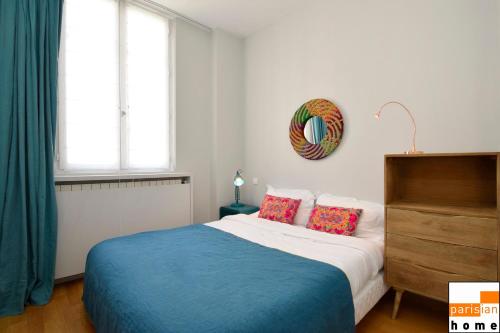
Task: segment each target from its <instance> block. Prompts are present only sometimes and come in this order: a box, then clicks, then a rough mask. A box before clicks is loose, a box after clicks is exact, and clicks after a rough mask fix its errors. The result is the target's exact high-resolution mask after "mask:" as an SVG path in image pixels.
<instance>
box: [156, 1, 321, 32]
mask: <svg viewBox="0 0 500 333" xmlns="http://www.w3.org/2000/svg"><path fill="white" fill-rule="evenodd" d="M156 1H157V2H158V3H161V4H163V5H165V6H166V7H168V8H170V9H171V10H173V11H176V12H178V13H179V14H182V15H184V16H186V17H188V18H190V19H193V20H195V21H198V22H199V23H202V24H204V25H206V26H209V27H211V28H214V29H215V28H218V29H221V30H224V31H226V32H230V33H233V34H235V35H238V36H241V37H246V36H249V35H251V34H253V33H254V32H256V31H258V30H260V29H262V28H264V27H266V26H268V25H271V24H272V23H273V22H274V21H276V20H277V19H279V18H280V17H283V16H286V15H287V14H290V13H292V12H294V11H296V10H300V9H301V8H303V7H305V6H306V5H307V4H310V3H311V2H314V1H316V0H156Z"/></svg>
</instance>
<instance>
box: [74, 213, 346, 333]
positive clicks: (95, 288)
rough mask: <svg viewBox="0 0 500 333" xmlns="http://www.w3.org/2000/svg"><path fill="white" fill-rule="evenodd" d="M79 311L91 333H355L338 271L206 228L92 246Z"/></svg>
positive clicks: (146, 234)
mask: <svg viewBox="0 0 500 333" xmlns="http://www.w3.org/2000/svg"><path fill="white" fill-rule="evenodd" d="M235 223H237V222H235ZM83 302H84V305H85V308H86V310H87V312H88V314H89V317H90V318H91V320H92V322H93V323H94V327H95V329H96V332H97V333H100V332H103V333H104V332H106V333H113V332H116V333H128V332H130V333H141V332H144V333H146V332H147V333H155V332H158V333H169V332H172V333H174V332H175V333H180V332H186V333H191V332H240V333H254V332H262V333H266V332H269V333H278V332H283V333H284V332H286V333H292V332H296V333H302V332H318V333H319V332H325V333H327V332H339V333H340V332H342V333H350V332H354V327H355V315H354V304H353V298H352V293H351V288H350V284H349V280H348V279H347V276H346V274H345V273H344V272H343V271H342V270H340V269H339V268H337V267H335V266H332V265H328V264H325V263H322V262H319V261H317V260H311V259H308V258H304V257H301V256H297V255H293V254H290V253H286V252H284V251H280V250H276V249H273V248H269V247H266V246H262V245H260V244H257V243H254V242H251V241H247V240H245V239H243V238H241V237H237V236H235V235H232V234H231V233H227V232H224V231H221V230H218V229H216V228H211V227H209V226H206V225H192V226H188V227H183V228H177V229H172V230H158V231H152V232H144V233H139V234H135V235H130V236H124V237H118V238H114V239H110V240H106V241H104V242H101V243H99V244H97V245H96V246H94V247H93V248H92V249H91V251H90V253H89V255H88V256H87V264H86V269H85V276H84V293H83Z"/></svg>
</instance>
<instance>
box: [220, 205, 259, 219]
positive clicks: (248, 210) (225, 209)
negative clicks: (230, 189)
mask: <svg viewBox="0 0 500 333" xmlns="http://www.w3.org/2000/svg"><path fill="white" fill-rule="evenodd" d="M257 211H259V207H257V206H251V205H245V204H241V206H238V207H234V206H231V205H227V206H222V207H221V208H220V209H219V218H221V219H222V218H223V217H224V216H227V215H236V214H247V215H248V214H252V213H255V212H257Z"/></svg>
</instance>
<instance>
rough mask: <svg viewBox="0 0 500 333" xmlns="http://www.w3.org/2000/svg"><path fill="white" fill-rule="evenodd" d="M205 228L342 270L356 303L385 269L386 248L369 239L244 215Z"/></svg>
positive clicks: (225, 218)
mask: <svg viewBox="0 0 500 333" xmlns="http://www.w3.org/2000/svg"><path fill="white" fill-rule="evenodd" d="M206 225H208V226H210V227H213V228H216V229H219V230H222V231H225V232H228V233H231V234H233V235H235V236H238V237H240V238H243V239H246V240H249V241H251V242H254V243H257V244H260V245H263V246H267V247H270V248H275V249H278V250H281V251H284V252H288V253H291V254H295V255H298V256H301V257H305V258H309V259H313V260H317V261H321V262H324V263H327V264H330V265H334V266H336V267H338V268H340V269H341V270H342V271H343V272H344V273H345V274H346V276H347V279H348V280H349V283H350V285H351V292H352V295H353V299H354V300H355V299H356V295H357V294H358V293H359V292H360V291H361V290H362V289H363V287H365V286H366V285H367V284H368V282H370V281H371V280H373V279H375V278H376V277H377V275H378V274H379V271H380V270H381V269H382V267H383V262H384V258H383V253H384V247H383V244H381V243H380V242H374V241H371V240H368V239H363V238H356V237H352V236H340V235H331V234H328V233H324V232H318V231H314V230H310V229H306V228H300V227H297V226H293V225H288V224H284V223H277V222H272V221H268V220H265V219H259V218H258V217H255V216H249V215H241V214H240V215H231V216H226V217H224V218H223V219H222V220H220V221H215V222H210V223H207V224H206ZM372 306H373V305H372Z"/></svg>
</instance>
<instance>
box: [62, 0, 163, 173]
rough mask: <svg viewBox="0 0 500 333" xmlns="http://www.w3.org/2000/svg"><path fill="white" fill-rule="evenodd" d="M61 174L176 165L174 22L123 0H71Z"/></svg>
mask: <svg viewBox="0 0 500 333" xmlns="http://www.w3.org/2000/svg"><path fill="white" fill-rule="evenodd" d="M64 16H65V17H64V25H63V34H62V44H61V66H60V96H59V99H60V117H61V120H60V122H59V125H60V127H59V154H60V164H59V166H60V168H61V169H63V171H69V172H71V171H85V170H89V171H99V170H103V171H116V172H119V171H123V170H125V171H126V170H158V169H170V167H171V160H170V149H169V148H170V125H171V124H170V123H169V120H170V113H169V104H170V101H169V89H170V87H169V22H168V19H167V18H166V17H164V16H162V15H160V14H158V13H156V12H154V11H150V10H147V9H144V8H143V7H139V6H137V5H133V4H131V3H129V2H128V1H125V0H121V2H120V1H119V0H85V1H82V0H65V8H64Z"/></svg>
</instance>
